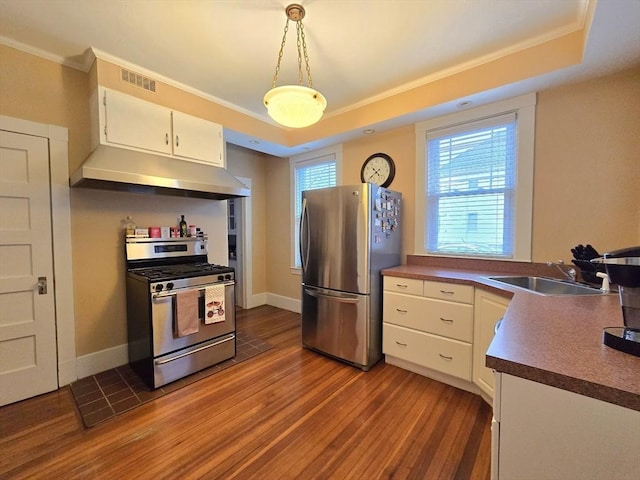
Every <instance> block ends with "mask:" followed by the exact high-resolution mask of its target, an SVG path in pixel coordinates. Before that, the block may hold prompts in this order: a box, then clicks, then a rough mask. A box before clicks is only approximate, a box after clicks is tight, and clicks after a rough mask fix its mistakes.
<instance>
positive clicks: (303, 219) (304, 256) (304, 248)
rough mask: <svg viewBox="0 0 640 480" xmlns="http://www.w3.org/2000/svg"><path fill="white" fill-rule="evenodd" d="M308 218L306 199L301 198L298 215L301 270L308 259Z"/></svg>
mask: <svg viewBox="0 0 640 480" xmlns="http://www.w3.org/2000/svg"><path fill="white" fill-rule="evenodd" d="M308 220H309V212H308V211H307V199H306V198H303V199H302V214H301V215H300V232H299V235H298V236H299V237H300V263H301V267H302V271H304V267H305V265H306V264H307V261H308V260H309V232H308V227H307V222H308Z"/></svg>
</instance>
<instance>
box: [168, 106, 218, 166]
mask: <svg viewBox="0 0 640 480" xmlns="http://www.w3.org/2000/svg"><path fill="white" fill-rule="evenodd" d="M222 153H223V141H222V127H221V126H220V125H218V124H217V123H213V122H209V121H207V120H203V119H201V118H198V117H194V116H191V115H187V114H186V113H181V112H176V111H174V112H173V154H174V155H175V156H176V157H182V158H187V159H192V160H200V161H203V162H207V163H211V164H213V165H216V166H218V167H224V160H223V157H222Z"/></svg>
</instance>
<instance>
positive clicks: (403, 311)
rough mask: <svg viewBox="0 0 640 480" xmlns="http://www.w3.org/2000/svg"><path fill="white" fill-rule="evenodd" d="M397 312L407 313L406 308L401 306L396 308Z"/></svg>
mask: <svg viewBox="0 0 640 480" xmlns="http://www.w3.org/2000/svg"><path fill="white" fill-rule="evenodd" d="M396 312H398V313H407V311H406V310H402V309H401V308H396Z"/></svg>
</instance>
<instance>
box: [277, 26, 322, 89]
mask: <svg viewBox="0 0 640 480" xmlns="http://www.w3.org/2000/svg"><path fill="white" fill-rule="evenodd" d="M288 32H289V19H288V18H287V23H285V25H284V35H282V42H281V43H280V51H279V52H278V63H277V64H276V73H275V74H274V76H273V82H272V83H271V88H276V83H277V81H278V74H279V73H280V63H281V62H282V57H283V55H284V46H285V43H286V41H287V33H288ZM296 37H297V48H298V83H299V84H300V85H304V78H303V75H302V58H303V57H304V65H305V69H306V71H307V85H308V87H309V88H313V79H312V77H311V67H310V66H309V54H308V53H307V41H306V38H305V36H304V25H303V24H302V21H300V20H297V21H296Z"/></svg>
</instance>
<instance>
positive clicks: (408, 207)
mask: <svg viewBox="0 0 640 480" xmlns="http://www.w3.org/2000/svg"><path fill="white" fill-rule="evenodd" d="M638 112H640V68H636V69H633V70H630V71H625V72H622V73H619V74H616V75H610V76H606V77H603V78H600V79H596V80H591V81H588V82H582V83H577V84H574V85H570V86H567V87H562V88H555V89H550V90H547V91H543V92H540V93H539V94H538V106H537V116H536V140H535V173H534V212H533V241H532V243H533V247H532V248H533V252H532V255H533V256H532V260H533V261H534V262H546V261H547V260H554V261H555V260H558V259H563V260H565V261H566V262H569V261H570V260H571V258H572V255H571V252H570V249H571V248H572V247H574V246H575V245H578V244H580V243H582V244H586V243H591V244H592V245H593V246H594V247H595V248H596V249H599V250H601V251H606V250H613V249H616V248H620V247H625V246H632V245H640V155H639V154H638V152H639V149H638V145H639V144H640V121H639V120H640V119H639V115H638ZM376 152H384V153H388V154H389V155H391V157H392V158H393V159H394V161H395V163H396V168H397V173H396V179H395V180H394V181H393V183H392V184H391V186H390V188H391V189H394V190H398V191H400V192H402V193H403V207H404V212H403V219H404V220H403V226H404V230H403V232H402V233H403V254H404V255H406V254H410V253H413V250H414V239H413V237H414V224H415V219H414V215H415V210H414V202H415V195H416V192H415V161H416V160H415V159H416V154H415V134H414V129H413V126H411V127H403V128H399V129H396V130H393V131H390V132H387V133H383V134H374V135H371V136H370V137H365V138H362V139H359V140H357V141H353V142H349V143H346V144H344V145H343V162H344V165H343V183H351V182H358V181H359V179H360V167H361V166H362V162H363V161H364V160H365V159H366V158H367V157H368V156H369V155H371V154H372V153H376ZM270 184H273V185H278V189H279V190H286V189H288V186H289V170H288V166H287V167H286V168H284V167H283V168H280V167H278V168H277V169H274V170H273V171H271V172H270ZM274 200H277V202H278V203H277V206H276V207H275V208H276V209H278V210H280V211H285V210H286V209H288V208H289V207H288V202H289V197H288V192H287V195H284V194H280V193H279V194H278V196H277V199H276V198H274ZM285 220H286V221H287V222H288V221H289V220H288V219H284V218H283V221H285ZM275 228H277V230H278V232H275V233H273V234H277V235H281V230H282V229H283V226H282V225H281V223H280V222H279V223H278V225H277V227H275V226H273V227H272V226H271V225H269V226H268V227H267V235H268V236H270V235H272V232H274V230H273V229H275ZM288 248H290V247H289V243H288V242H274V243H273V248H269V254H270V256H271V257H273V259H274V261H273V262H272V263H275V262H276V261H277V262H286V267H287V268H284V267H285V266H284V265H279V264H278V265H274V266H271V264H270V266H269V269H268V272H269V275H270V274H271V271H272V269H273V270H274V271H278V272H279V275H278V279H277V281H269V283H268V290H269V291H270V292H273V293H277V294H280V295H286V294H287V292H297V293H298V295H296V296H295V297H294V298H300V295H299V290H300V289H299V284H300V277H299V276H298V275H293V274H290V273H289V274H287V273H286V272H288V266H289V257H288V256H287V255H285V253H284V252H283V251H282V250H284V249H288ZM289 296H291V295H290V293H289Z"/></svg>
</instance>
